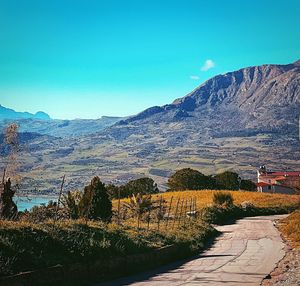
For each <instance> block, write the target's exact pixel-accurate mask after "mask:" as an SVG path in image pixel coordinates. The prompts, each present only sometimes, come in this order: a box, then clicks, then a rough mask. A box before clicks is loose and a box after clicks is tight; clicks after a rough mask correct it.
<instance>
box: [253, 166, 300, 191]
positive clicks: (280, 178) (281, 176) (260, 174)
mask: <svg viewBox="0 0 300 286" xmlns="http://www.w3.org/2000/svg"><path fill="white" fill-rule="evenodd" d="M256 186H257V191H258V192H263V193H279V194H293V195H294V194H300V171H272V172H271V171H267V169H266V167H265V166H261V167H260V168H259V170H258V171H257V184H256Z"/></svg>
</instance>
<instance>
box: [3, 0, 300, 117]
mask: <svg viewBox="0 0 300 286" xmlns="http://www.w3.org/2000/svg"><path fill="white" fill-rule="evenodd" d="M299 15H300V1H299V0H284V1H276V0H272V1H271V0H270V1H269V0H251V1H243V0H239V1H237V0H227V1H221V0H218V1H217V0H207V1H204V0H203V1H201V0H198V1H192V0H182V1H176V0H173V1H168V0H160V1H157V0H151V1H146V0H145V1H141V0H136V1H132V0H126V1H121V0H120V1H116V0H98V1H93V0H82V1H76V0H64V1H62V0H51V1H48V0H43V1H41V0H35V1H33V0H0V26H1V29H0V104H2V105H4V106H7V107H11V108H14V109H16V110H18V111H25V110H26V111H29V112H36V111H38V110H43V111H45V112H48V113H49V114H50V115H51V116H52V117H53V118H69V119H72V118H98V117H100V116H102V115H120V116H125V115H131V114H135V113H137V112H139V111H142V110H143V109H145V108H147V107H150V106H153V105H162V104H166V103H170V102H172V101H173V100H174V99H175V98H178V97H181V96H184V95H185V94H187V93H188V92H190V91H191V90H192V89H194V88H195V87H197V86H198V85H200V84H201V83H202V82H203V81H205V80H206V79H208V78H210V77H212V76H214V75H217V74H220V73H225V72H227V71H232V70H235V69H238V68H242V67H245V66H252V65H260V64H264V63H278V64H280V63H281V64H284V63H290V62H293V61H296V60H297V59H299V58H300V21H299Z"/></svg>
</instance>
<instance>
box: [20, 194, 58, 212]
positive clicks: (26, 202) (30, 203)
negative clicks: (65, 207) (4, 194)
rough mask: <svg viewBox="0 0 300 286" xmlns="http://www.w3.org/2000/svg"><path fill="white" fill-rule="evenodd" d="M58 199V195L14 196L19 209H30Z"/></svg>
mask: <svg viewBox="0 0 300 286" xmlns="http://www.w3.org/2000/svg"><path fill="white" fill-rule="evenodd" d="M51 200H53V201H57V197H33V196H28V197H25V196H20V197H14V202H15V203H16V205H17V207H18V211H24V210H25V209H27V210H30V209H31V208H32V207H34V206H40V205H42V204H48V202H49V201H51Z"/></svg>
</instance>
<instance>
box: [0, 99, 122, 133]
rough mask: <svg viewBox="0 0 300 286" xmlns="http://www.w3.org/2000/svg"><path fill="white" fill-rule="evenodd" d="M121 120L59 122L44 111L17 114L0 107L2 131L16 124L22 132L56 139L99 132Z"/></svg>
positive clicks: (104, 117)
mask: <svg viewBox="0 0 300 286" xmlns="http://www.w3.org/2000/svg"><path fill="white" fill-rule="evenodd" d="M121 119H124V118H122V117H110V116H102V117H101V118H99V119H74V120H59V119H51V118H50V116H49V115H48V114H47V113H45V112H42V111H39V112H37V113H35V114H31V113H29V112H16V111H14V110H13V109H9V108H6V107H4V106H2V105H0V130H3V129H4V128H5V127H6V126H7V125H8V124H9V123H12V122H15V123H17V124H18V125H19V131H20V132H29V133H39V134H43V135H51V136H56V137H72V136H79V135H84V134H90V133H95V132H99V131H101V130H103V129H105V128H107V127H109V126H112V125H113V124H115V123H116V122H118V121H120V120H121Z"/></svg>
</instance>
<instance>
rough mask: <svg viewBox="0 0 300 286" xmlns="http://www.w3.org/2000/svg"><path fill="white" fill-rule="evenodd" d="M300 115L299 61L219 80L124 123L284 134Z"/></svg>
mask: <svg viewBox="0 0 300 286" xmlns="http://www.w3.org/2000/svg"><path fill="white" fill-rule="evenodd" d="M299 109H300V61H297V62H295V63H294V64H288V65H263V66H257V67H249V68H244V69H241V70H238V71H234V72H230V73H226V74H224V75H218V76H216V77H213V78H212V79H209V80H208V81H206V82H205V83H203V84H202V85H200V86H199V87H198V88H196V89H195V90H194V91H192V92H191V93H189V94H188V95H187V96H185V97H183V98H180V99H176V100H175V101H174V102H173V103H172V104H168V105H165V106H162V107H152V108H149V109H147V110H145V111H143V112H141V113H140V114H138V115H136V116H133V117H131V118H129V119H128V120H127V121H125V122H122V123H123V124H128V123H133V124H134V123H135V122H138V121H140V122H148V123H150V122H151V121H156V120H159V121H160V122H162V121H166V122H172V121H173V122H175V121H178V120H184V119H185V120H188V121H190V120H193V121H197V120H198V119H207V122H206V125H207V126H208V127H213V126H215V125H217V126H220V127H221V129H222V130H223V131H226V130H228V131H234V130H243V129H249V128H256V129H257V128H258V129H263V130H265V129H269V130H271V129H272V130H273V129H274V128H275V129H276V128H277V129H279V130H280V129H284V128H285V127H286V126H289V125H290V124H292V125H295V124H297V123H298V118H299ZM191 118H192V119H191ZM224 119H225V120H224ZM225 121H226V122H225Z"/></svg>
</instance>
